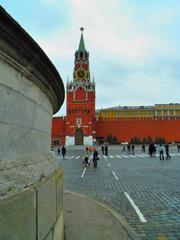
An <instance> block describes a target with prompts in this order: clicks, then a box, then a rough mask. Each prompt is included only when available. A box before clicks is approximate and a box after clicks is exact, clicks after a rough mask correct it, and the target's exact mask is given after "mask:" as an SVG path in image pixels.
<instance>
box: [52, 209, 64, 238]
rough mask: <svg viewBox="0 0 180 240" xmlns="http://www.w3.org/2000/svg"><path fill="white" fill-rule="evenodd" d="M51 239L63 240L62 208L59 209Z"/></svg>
mask: <svg viewBox="0 0 180 240" xmlns="http://www.w3.org/2000/svg"><path fill="white" fill-rule="evenodd" d="M53 240H64V218H63V209H62V210H61V212H60V214H59V216H58V218H57V222H56V224H55V225H54V232H53Z"/></svg>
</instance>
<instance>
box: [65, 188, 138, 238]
mask: <svg viewBox="0 0 180 240" xmlns="http://www.w3.org/2000/svg"><path fill="white" fill-rule="evenodd" d="M68 193H69V194H72V195H76V196H79V197H82V198H85V199H87V200H88V201H90V202H92V203H93V204H94V205H97V206H98V207H100V208H103V209H104V210H106V211H107V212H108V213H110V214H111V215H112V216H113V217H114V218H115V219H116V221H117V222H119V224H121V226H122V227H123V228H124V230H125V231H126V232H127V234H128V235H129V237H130V239H132V240H140V238H139V237H138V236H137V235H136V233H135V232H134V231H133V230H132V229H131V227H130V226H129V224H128V223H127V222H126V221H125V220H123V219H122V218H123V217H121V216H120V215H119V214H117V213H116V212H114V211H113V210H112V209H111V208H109V207H107V206H106V205H104V204H102V203H99V202H97V201H96V200H94V199H91V198H89V197H87V196H85V195H82V194H79V193H75V192H71V191H67V190H64V194H68Z"/></svg>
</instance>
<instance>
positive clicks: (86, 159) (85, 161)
mask: <svg viewBox="0 0 180 240" xmlns="http://www.w3.org/2000/svg"><path fill="white" fill-rule="evenodd" d="M83 158H84V163H85V167H88V166H89V157H88V155H87V154H86V155H84V157H83Z"/></svg>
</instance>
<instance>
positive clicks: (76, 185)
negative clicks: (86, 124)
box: [56, 146, 180, 240]
mask: <svg viewBox="0 0 180 240" xmlns="http://www.w3.org/2000/svg"><path fill="white" fill-rule="evenodd" d="M98 151H99V153H100V160H99V161H98V167H97V169H95V168H94V167H93V166H92V159H91V158H90V159H91V164H90V166H89V167H87V168H84V164H83V163H82V156H83V155H84V153H85V151H84V148H82V147H79V148H69V149H67V156H66V159H62V157H61V156H57V155H56V157H57V159H58V161H60V163H61V165H62V166H63V168H64V173H65V174H64V180H65V188H66V189H67V190H70V191H74V192H77V193H81V194H85V195H87V196H88V197H91V198H93V199H95V200H97V201H99V202H102V203H104V204H106V205H107V206H109V207H110V208H112V209H114V210H115V211H116V212H117V213H119V214H120V215H121V216H123V217H124V219H125V220H126V221H127V222H128V223H129V224H130V226H131V227H132V229H133V230H134V231H135V232H136V233H137V234H138V235H139V237H140V239H142V240H155V239H156V240H167V239H168V240H180V153H177V151H176V149H175V148H174V149H172V150H171V152H170V153H171V159H170V160H166V159H165V160H164V161H163V160H159V158H158V156H157V157H153V158H150V157H149V156H148V155H147V154H142V152H141V151H140V149H136V151H135V155H134V156H132V155H128V154H127V153H124V152H122V150H121V149H120V148H119V147H111V146H110V147H109V155H108V157H107V158H106V157H104V156H103V155H102V154H101V152H100V149H98Z"/></svg>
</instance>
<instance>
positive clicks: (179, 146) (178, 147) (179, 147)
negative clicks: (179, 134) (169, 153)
mask: <svg viewBox="0 0 180 240" xmlns="http://www.w3.org/2000/svg"><path fill="white" fill-rule="evenodd" d="M177 150H178V152H180V145H179V144H178V145H177Z"/></svg>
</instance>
